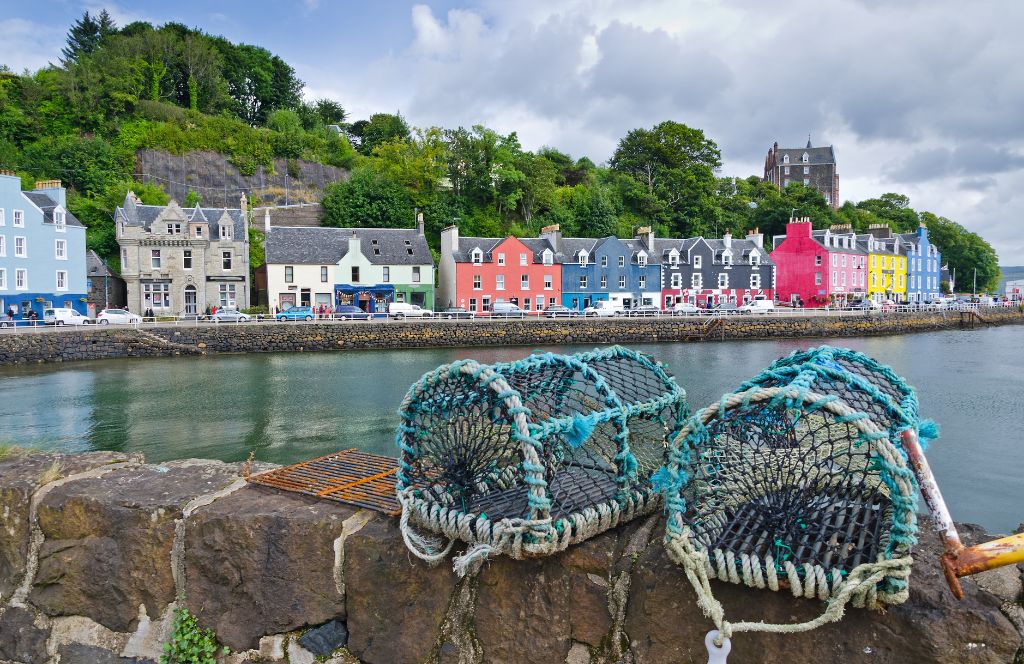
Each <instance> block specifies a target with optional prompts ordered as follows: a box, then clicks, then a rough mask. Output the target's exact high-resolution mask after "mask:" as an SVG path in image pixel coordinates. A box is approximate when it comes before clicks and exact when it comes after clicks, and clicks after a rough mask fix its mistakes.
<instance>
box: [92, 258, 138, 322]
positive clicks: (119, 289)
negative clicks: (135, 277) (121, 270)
mask: <svg viewBox="0 0 1024 664" xmlns="http://www.w3.org/2000/svg"><path fill="white" fill-rule="evenodd" d="M85 267H86V278H87V279H88V286H89V295H88V296H87V297H88V300H89V302H88V306H89V315H90V316H95V315H96V314H98V313H99V312H101V311H103V310H104V309H124V308H125V307H126V306H128V287H127V286H126V285H125V283H124V279H122V278H121V275H119V274H117V273H116V272H114V271H113V270H111V269H110V266H109V265H107V262H106V261H105V260H103V259H102V258H100V256H99V254H97V253H96V252H95V251H92V250H91V249H90V250H89V253H88V254H87V255H86V257H85Z"/></svg>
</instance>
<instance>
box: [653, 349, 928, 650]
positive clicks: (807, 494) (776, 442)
mask: <svg viewBox="0 0 1024 664" xmlns="http://www.w3.org/2000/svg"><path fill="white" fill-rule="evenodd" d="M908 429H912V430H913V431H914V432H917V433H919V435H920V436H921V437H922V439H927V438H934V437H935V435H936V428H935V426H934V424H932V423H922V422H920V421H919V420H918V415H917V398H916V395H915V393H914V390H913V389H912V388H910V387H909V386H908V385H907V384H906V382H905V381H903V380H902V379H901V378H900V377H899V376H897V375H896V374H895V373H893V371H892V370H891V369H889V368H887V367H884V366H882V365H880V364H878V363H877V362H875V361H874V360H872V359H870V358H868V357H866V356H864V355H862V354H860V353H855V352H853V351H848V350H843V349H836V348H830V347H827V346H826V347H821V348H817V349H812V350H810V351H805V352H800V353H794V354H793V355H791V356H789V357H787V358H783V359H781V360H779V361H777V362H775V363H773V364H772V365H771V366H770V367H768V368H767V369H766V370H765V371H763V372H762V373H761V374H759V375H758V376H757V377H755V378H754V379H752V380H750V381H748V382H746V383H744V384H743V385H741V386H740V388H739V389H738V390H736V391H735V392H733V393H729V394H726V395H724V396H723V397H722V399H721V400H720V401H718V402H717V403H714V404H711V405H709V406H708V407H706V408H703V409H701V410H699V411H697V412H696V413H694V414H693V416H692V417H690V418H689V419H688V420H687V421H686V422H685V423H684V424H683V426H682V427H681V430H680V432H679V434H678V435H677V436H676V437H675V438H673V439H672V441H671V443H670V445H669V453H668V456H669V460H668V464H667V465H666V468H665V470H664V471H663V472H662V473H659V474H658V476H657V477H656V478H655V480H656V483H658V484H659V485H660V486H663V487H665V491H666V501H667V509H668V514H669V517H668V524H667V528H666V539H665V543H666V547H667V549H668V552H669V556H670V557H671V558H672V559H673V560H674V561H675V562H677V563H678V564H680V565H682V566H683V568H684V570H685V571H686V574H687V576H688V577H689V579H690V581H691V583H693V585H694V588H695V589H696V591H697V595H698V602H699V603H700V605H701V607H702V608H703V609H704V611H705V613H707V615H708V616H709V617H710V618H712V620H714V622H715V623H716V626H717V628H718V632H719V635H721V636H720V638H722V637H724V638H727V637H728V636H729V634H730V633H732V632H736V631H753V630H759V631H776V632H787V631H802V630H806V629H811V628H813V627H816V626H818V625H820V624H823V623H824V622H828V621H831V620H837V619H838V618H839V617H841V616H842V613H843V610H844V606H845V604H846V603H847V602H852V603H853V605H854V606H868V607H878V606H880V605H884V604H897V603H901V602H903V601H905V600H906V598H907V594H908V591H907V578H908V576H909V573H910V565H911V557H910V551H911V547H912V546H913V545H914V543H915V542H916V532H917V521H916V504H917V496H916V490H917V484H916V481H915V478H914V475H913V473H912V471H911V469H910V468H909V467H908V465H907V457H906V454H905V452H904V451H903V450H902V449H901V448H900V444H899V441H900V438H899V436H900V434H901V432H903V431H905V430H908ZM712 578H717V579H720V580H722V581H728V582H731V583H742V584H746V585H748V586H751V587H756V588H769V589H771V590H779V589H782V588H786V587H788V588H789V590H790V591H791V592H792V593H793V594H794V595H795V596H798V597H801V596H802V597H808V598H813V597H817V598H819V599H822V600H830V601H829V604H828V606H827V608H826V610H825V612H824V613H823V614H822V615H821V616H819V617H818V618H817V619H815V620H812V621H810V622H808V623H802V624H799V625H766V624H764V623H760V622H748V623H729V622H728V621H726V620H725V617H724V614H723V610H722V607H721V605H720V604H719V603H718V602H717V600H715V599H714V596H713V594H712V591H711V586H710V584H709V579H712Z"/></svg>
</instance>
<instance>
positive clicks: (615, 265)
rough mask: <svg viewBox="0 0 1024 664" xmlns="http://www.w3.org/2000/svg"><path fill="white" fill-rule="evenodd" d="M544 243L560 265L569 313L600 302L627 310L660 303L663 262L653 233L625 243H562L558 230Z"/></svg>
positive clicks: (546, 232) (548, 231)
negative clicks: (551, 250)
mask: <svg viewBox="0 0 1024 664" xmlns="http://www.w3.org/2000/svg"><path fill="white" fill-rule="evenodd" d="M540 240H542V241H543V240H547V242H548V243H550V245H551V246H552V247H554V249H555V254H556V261H557V262H560V263H561V264H562V304H563V305H565V306H567V307H569V308H570V309H576V310H582V309H584V308H586V307H588V306H590V305H591V304H593V303H594V302H597V301H599V300H610V301H612V302H614V303H615V304H617V305H619V306H621V307H622V308H624V309H629V308H632V307H637V306H640V305H641V304H654V305H658V304H659V303H660V302H661V259H660V257H659V256H658V254H656V253H655V251H654V233H653V232H651V230H650V229H649V228H641V229H639V231H638V234H637V237H635V238H633V239H629V240H622V239H619V238H617V237H615V236H608V237H605V238H599V239H592V238H563V237H562V235H561V231H560V230H559V228H558V226H548V227H546V228H544V229H542V230H541V236H540Z"/></svg>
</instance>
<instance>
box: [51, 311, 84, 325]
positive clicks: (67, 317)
mask: <svg viewBox="0 0 1024 664" xmlns="http://www.w3.org/2000/svg"><path fill="white" fill-rule="evenodd" d="M91 322H92V320H91V319H90V318H89V317H88V316H84V315H82V314H80V313H78V312H77V311H75V310H74V309H65V308H60V307H57V308H53V309H44V310H43V324H44V325H88V324H89V323H91Z"/></svg>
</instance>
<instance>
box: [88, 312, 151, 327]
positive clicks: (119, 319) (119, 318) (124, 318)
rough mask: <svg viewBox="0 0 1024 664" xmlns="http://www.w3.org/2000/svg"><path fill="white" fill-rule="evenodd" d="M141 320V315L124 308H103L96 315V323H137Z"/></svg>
mask: <svg viewBox="0 0 1024 664" xmlns="http://www.w3.org/2000/svg"><path fill="white" fill-rule="evenodd" d="M141 322H142V316H138V315H136V314H133V313H132V312H130V311H126V310H124V309H104V310H103V311H101V312H100V315H99V316H97V317H96V323H97V324H99V325H110V324H112V323H113V324H114V325H138V324H139V323H141Z"/></svg>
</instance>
